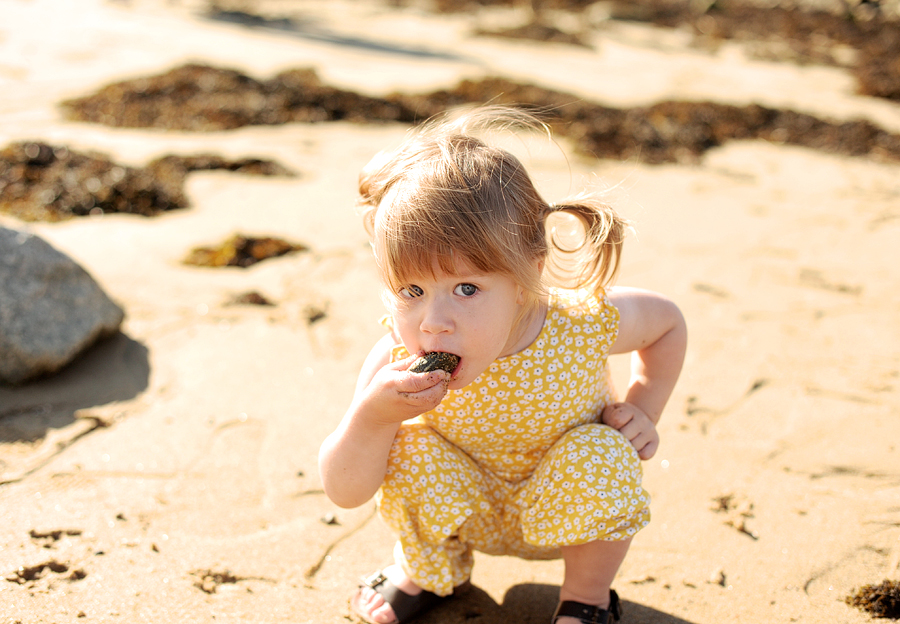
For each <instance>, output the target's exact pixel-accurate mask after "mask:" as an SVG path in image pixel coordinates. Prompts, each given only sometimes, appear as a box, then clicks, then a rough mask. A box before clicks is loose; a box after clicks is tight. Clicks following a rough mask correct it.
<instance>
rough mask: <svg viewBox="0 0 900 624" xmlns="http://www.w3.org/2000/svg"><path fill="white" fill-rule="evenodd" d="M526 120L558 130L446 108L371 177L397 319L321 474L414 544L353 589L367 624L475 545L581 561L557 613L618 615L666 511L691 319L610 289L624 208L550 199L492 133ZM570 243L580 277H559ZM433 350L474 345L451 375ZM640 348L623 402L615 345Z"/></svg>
mask: <svg viewBox="0 0 900 624" xmlns="http://www.w3.org/2000/svg"><path fill="white" fill-rule="evenodd" d="M521 123H526V124H531V125H535V126H539V125H540V124H538V122H536V121H535V120H534V119H533V118H531V117H529V116H528V115H526V114H525V113H522V112H516V111H515V110H510V109H500V108H496V107H485V108H481V109H476V110H474V111H470V112H469V113H467V114H465V115H463V116H462V117H461V118H459V119H456V120H450V119H449V118H442V119H439V120H437V121H433V122H431V123H428V124H426V125H424V126H423V127H421V128H419V129H417V130H415V131H414V132H413V133H412V134H411V135H410V136H409V137H408V139H407V141H406V142H405V143H404V144H403V145H402V146H401V147H400V148H398V149H397V150H396V151H393V152H391V153H388V154H382V155H379V156H378V157H376V158H375V159H374V160H373V161H372V163H370V164H369V166H367V167H366V169H365V170H364V172H363V174H362V175H361V177H360V196H361V205H362V206H363V209H364V215H365V219H366V223H367V226H368V227H369V230H370V233H371V234H372V240H373V248H374V253H375V259H376V262H377V265H378V268H379V270H380V273H381V276H382V280H383V284H384V292H385V296H384V298H385V301H386V303H387V306H388V309H389V311H390V314H389V316H388V317H387V320H386V325H387V327H388V329H389V332H388V333H387V334H386V335H385V336H384V337H383V338H382V339H381V340H379V341H378V342H377V343H376V344H375V346H374V348H373V349H372V351H371V352H370V353H369V355H368V357H367V358H366V360H365V363H364V364H363V367H362V371H361V373H360V376H359V381H358V384H357V388H356V393H355V396H354V398H353V401H352V404H351V406H350V408H349V409H348V411H347V413H346V415H345V416H344V418H343V420H342V421H341V423H340V425H339V426H338V428H337V429H336V430H335V431H334V432H333V433H332V434H331V435H329V436H328V438H327V439H326V440H325V442H324V443H323V445H322V448H321V454H320V470H321V475H322V480H323V483H324V487H325V491H326V493H327V494H328V496H329V497H330V498H331V500H332V501H333V502H334V503H335V504H337V505H340V506H342V507H355V506H358V505H361V504H363V503H365V502H366V501H367V500H369V499H370V498H371V497H372V496H373V495H374V496H375V497H376V501H377V504H378V507H379V511H380V513H381V516H382V517H383V519H384V520H385V521H386V522H387V523H388V524H389V525H390V526H391V527H392V528H393V529H394V530H395V531H396V533H397V535H398V538H399V541H398V543H397V546H396V548H395V549H394V561H395V562H394V564H393V565H390V566H388V567H387V568H385V569H384V570H383V571H380V572H377V573H375V574H373V575H372V576H371V577H369V578H367V579H365V581H364V584H363V585H362V586H361V587H360V589H359V591H358V592H357V593H356V595H355V596H354V597H353V599H352V601H351V606H352V608H353V609H354V610H355V611H356V612H357V614H358V615H360V616H361V617H362V618H363V619H364V620H366V621H368V622H375V623H379V624H387V623H390V622H406V621H408V620H410V619H412V618H413V617H415V616H416V615H418V614H419V613H421V612H422V611H423V610H425V609H427V608H430V607H431V606H433V605H434V604H436V603H438V602H440V601H441V600H443V599H444V598H446V597H448V596H450V595H452V594H453V593H454V592H455V591H458V590H459V589H460V588H461V587H462V586H463V585H465V584H466V583H467V582H468V580H469V576H470V573H471V571H472V562H473V558H472V552H473V550H479V551H482V552H485V553H488V554H494V555H515V556H519V557H523V558H528V559H549V558H558V557H562V558H563V559H564V561H565V576H564V578H563V581H562V585H561V587H560V604H559V606H558V608H557V611H556V614H555V615H554V618H553V622H558V623H559V624H577V623H578V622H604V623H605V622H607V621H608V620H609V619H610V618H615V619H618V615H619V605H618V598H617V596H616V594H615V592H614V591H612V590H611V588H610V586H611V584H612V581H613V577H614V576H615V574H616V572H617V570H618V568H619V566H620V564H621V562H622V560H623V559H624V557H625V554H626V552H627V550H628V547H629V544H630V541H631V539H632V537H633V536H634V534H635V533H637V532H638V531H639V530H640V529H641V528H642V527H644V526H645V525H646V524H647V522H648V521H649V510H648V504H649V497H648V495H647V493H646V492H644V490H643V489H642V488H641V463H640V460H641V459H649V458H650V457H652V456H653V454H654V453H655V452H656V449H657V446H658V443H659V437H658V435H657V432H656V423H657V421H658V420H659V417H660V415H661V414H662V411H663V407H664V405H665V403H666V401H667V400H668V398H669V395H670V393H671V391H672V389H673V387H674V385H675V381H676V378H677V377H678V374H679V372H680V369H681V364H682V360H683V357H684V351H685V343H686V330H685V324H684V320H683V318H682V316H681V314H680V312H679V311H678V308H676V307H675V305H674V304H672V303H671V302H670V301H669V300H667V299H665V298H664V297H662V296H660V295H657V294H655V293H651V292H646V291H640V290H634V289H624V288H612V287H609V284H608V283H609V281H610V280H611V279H612V277H613V276H614V274H615V272H616V269H617V267H618V263H619V258H620V252H621V247H622V241H623V239H624V235H625V231H626V228H627V223H626V222H625V221H624V220H623V219H621V218H620V217H619V216H617V215H616V214H615V212H614V211H613V210H612V209H610V208H609V207H608V206H606V205H604V204H603V203H601V202H599V201H597V200H594V199H581V200H578V201H575V202H571V203H563V204H547V203H546V202H545V201H544V200H543V199H542V198H541V197H540V195H539V194H538V192H537V191H536V190H535V188H534V186H533V184H532V182H531V179H530V178H529V176H528V174H527V173H526V172H525V170H524V169H523V167H522V164H521V163H520V162H519V161H518V160H517V159H516V158H515V157H514V156H512V155H511V154H510V153H508V152H507V151H505V150H502V149H498V148H496V147H492V146H490V145H489V144H487V143H486V142H484V141H483V140H481V139H479V138H476V136H475V133H476V131H478V130H481V129H485V128H490V127H494V126H496V125H497V124H500V125H502V126H503V127H505V128H508V127H510V126H511V125H516V124H521ZM553 213H565V214H569V215H573V216H574V217H576V218H577V220H578V222H580V223H581V224H582V225H583V233H584V241H583V244H582V245H581V246H580V247H579V248H578V249H567V248H565V247H564V246H563V245H562V244H561V243H560V242H559V241H558V240H557V239H556V237H555V236H554V235H553V231H552V230H551V229H550V228H548V226H547V218H548V216H549V215H551V214H553ZM567 255H571V257H574V258H576V259H577V262H578V265H579V266H578V268H579V270H578V271H577V272H576V275H574V276H570V279H569V280H568V281H569V283H568V286H570V287H571V288H570V289H563V288H559V287H551V286H550V284H549V282H550V281H551V279H552V278H553V275H554V274H558V273H559V271H558V270H557V271H554V270H553V267H554V266H556V267H558V266H559V259H560V258H561V257H567ZM557 281H558V280H557ZM430 352H445V353H451V354H454V355H455V356H457V357H458V358H459V359H458V362H457V363H456V365H455V368H454V369H453V370H452V371H450V372H446V371H443V370H436V371H431V372H423V373H414V372H410V371H408V370H407V369H408V368H409V367H410V365H411V363H412V362H413V360H415V359H416V357H417V356H419V355H422V354H424V353H430ZM625 352H633V356H632V357H633V366H632V375H631V379H630V382H629V387H628V389H627V391H626V393H625V396H624V398H623V400H622V401H621V402H618V401H617V400H616V397H615V395H614V391H613V388H612V386H611V383H610V378H609V368H608V365H607V356H609V355H610V354H614V353H625ZM453 359H455V358H453Z"/></svg>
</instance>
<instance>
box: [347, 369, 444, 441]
mask: <svg viewBox="0 0 900 624" xmlns="http://www.w3.org/2000/svg"><path fill="white" fill-rule="evenodd" d="M417 358H418V356H417V355H411V356H409V357H408V358H406V359H403V360H398V361H396V362H393V363H389V364H386V365H384V366H383V367H381V369H380V370H378V372H376V373H375V376H374V377H373V378H372V380H371V381H370V382H369V384H368V385H367V386H366V388H365V390H364V391H363V396H362V401H363V403H364V404H365V411H366V412H368V413H369V414H370V415H371V417H372V418H373V419H377V421H378V422H381V423H384V424H388V423H400V422H403V421H404V420H409V419H410V418H415V417H416V416H419V415H420V414H424V413H425V412H427V411H429V410H432V409H434V408H435V407H437V406H438V405H439V404H440V402H441V401H442V400H443V398H444V395H446V394H447V386H448V385H449V384H450V374H449V373H448V372H446V371H443V370H435V371H431V372H428V373H412V372H410V371H408V370H407V369H408V368H409V367H410V365H412V363H413V362H414V361H415V360H416V359H417Z"/></svg>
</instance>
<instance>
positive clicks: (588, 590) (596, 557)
mask: <svg viewBox="0 0 900 624" xmlns="http://www.w3.org/2000/svg"><path fill="white" fill-rule="evenodd" d="M630 545H631V539H630V538H629V539H627V540H622V541H617V542H605V541H597V542H588V543H587V544H579V545H578V546H563V548H562V555H563V559H564V560H565V562H566V576H565V579H564V580H563V584H562V587H560V588H559V599H560V600H574V601H576V602H581V603H583V604H587V605H595V606H598V607H601V608H603V609H606V608H608V607H609V590H610V587H611V586H612V582H613V579H614V578H615V576H616V572H618V571H619V566H620V565H622V561H624V560H625V555H626V553H627V552H628V547H629V546H630ZM558 624H578V620H576V619H574V618H570V617H561V618H560V619H559V622H558Z"/></svg>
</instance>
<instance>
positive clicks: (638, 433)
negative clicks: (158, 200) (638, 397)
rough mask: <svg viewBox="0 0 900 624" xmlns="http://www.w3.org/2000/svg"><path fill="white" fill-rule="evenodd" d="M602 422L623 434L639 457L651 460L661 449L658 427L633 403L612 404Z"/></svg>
mask: <svg viewBox="0 0 900 624" xmlns="http://www.w3.org/2000/svg"><path fill="white" fill-rule="evenodd" d="M600 422H602V423H603V424H604V425H609V426H610V427H612V428H613V429H616V430H617V431H620V432H622V435H624V436H625V437H626V438H628V440H629V441H630V442H631V444H632V446H634V448H635V449H636V450H637V452H638V457H640V458H641V459H650V458H651V457H653V456H654V455H655V454H656V449H658V448H659V434H658V433H657V432H656V425H655V424H654V423H653V421H652V420H650V417H649V416H647V414H645V413H644V411H643V410H642V409H641V408H639V407H637V406H636V405H633V404H631V403H612V404H610V405H607V406H606V407H605V408H603V412H602V413H601V414H600Z"/></svg>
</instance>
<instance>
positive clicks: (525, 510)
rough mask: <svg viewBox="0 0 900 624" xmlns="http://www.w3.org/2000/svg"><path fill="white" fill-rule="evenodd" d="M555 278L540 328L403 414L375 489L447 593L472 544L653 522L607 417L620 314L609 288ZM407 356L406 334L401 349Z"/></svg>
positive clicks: (625, 529)
mask: <svg viewBox="0 0 900 624" xmlns="http://www.w3.org/2000/svg"><path fill="white" fill-rule="evenodd" d="M576 295H577V293H573V292H571V291H564V290H554V291H551V294H550V302H549V309H548V312H547V318H546V320H545V322H544V325H543V328H542V329H541V332H540V334H539V335H538V337H537V339H536V340H535V341H534V342H533V343H532V344H531V346H529V347H528V348H526V349H524V350H523V351H520V352H519V353H516V354H513V355H510V356H507V357H502V358H499V359H497V360H496V361H494V362H493V363H492V364H491V365H490V366H489V367H488V370H486V371H485V372H484V373H482V374H481V376H479V377H478V378H477V379H476V380H475V381H473V382H472V383H471V384H469V385H468V386H466V387H465V388H461V389H459V390H450V391H449V392H448V393H447V395H446V396H445V397H444V400H443V401H442V402H441V404H440V405H439V406H438V407H437V408H435V409H434V410H432V411H430V412H428V413H426V414H423V415H422V416H420V417H418V418H416V419H413V420H409V421H406V422H404V423H403V425H402V426H401V428H400V430H399V432H398V433H397V436H396V437H395V439H394V443H393V446H392V448H391V452H390V456H389V459H388V469H387V473H386V475H385V480H384V483H383V484H382V487H381V488H380V489H379V491H378V494H377V495H376V502H377V503H378V506H379V511H380V514H381V516H382V518H383V519H384V520H385V521H386V522H387V524H388V525H389V526H391V527H392V528H393V529H394V531H396V532H397V534H398V536H399V542H400V552H401V553H402V557H398V558H399V560H400V561H399V562H400V564H401V565H402V566H403V568H404V570H405V571H406V573H407V574H408V575H409V576H410V578H411V579H412V580H413V582H415V583H416V585H418V586H419V587H422V588H423V589H427V590H429V591H432V592H434V593H436V594H438V595H441V596H445V595H448V594H451V593H453V588H454V587H457V586H459V585H461V584H462V583H464V582H466V581H467V580H468V579H469V576H470V574H471V571H472V563H473V557H472V552H473V550H479V551H481V552H485V553H488V554H492V555H513V556H518V557H522V558H525V559H554V558H558V557H559V556H560V546H569V545H577V544H583V543H587V542H592V541H596V540H623V539H627V538H629V537H631V536H632V535H634V534H635V533H637V532H638V531H639V530H640V529H641V528H643V527H644V526H646V525H647V523H648V522H649V518H650V512H649V509H648V506H649V501H650V499H649V496H648V495H647V494H646V493H645V492H644V490H643V489H642V488H641V475H642V472H641V464H640V459H639V457H638V455H637V452H636V451H635V449H634V447H633V446H632V445H631V443H630V442H629V441H628V440H627V439H626V438H625V437H624V436H623V435H622V434H621V433H619V432H618V431H616V430H615V429H613V428H611V427H609V426H607V425H603V424H600V423H599V420H600V413H601V412H602V410H603V408H604V407H605V406H606V405H608V404H610V403H613V402H614V401H615V397H614V391H613V388H612V384H611V381H610V376H609V367H608V364H607V355H608V353H609V349H610V347H611V346H612V344H613V342H615V339H616V335H617V332H618V326H619V312H618V310H617V309H616V308H615V306H613V305H612V304H611V303H610V301H609V300H608V298H607V297H606V296H605V295H604V296H601V297H600V298H594V299H588V300H586V301H583V300H581V299H579V298H578V297H577V296H576ZM407 355H408V352H407V351H406V349H405V348H404V347H403V346H402V345H401V346H397V347H395V349H394V353H393V358H394V360H397V359H402V358H404V357H406V356H407Z"/></svg>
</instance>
